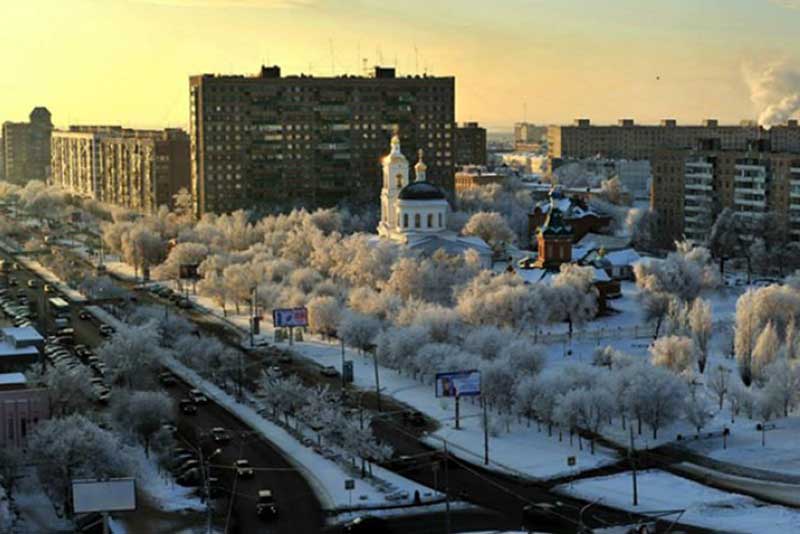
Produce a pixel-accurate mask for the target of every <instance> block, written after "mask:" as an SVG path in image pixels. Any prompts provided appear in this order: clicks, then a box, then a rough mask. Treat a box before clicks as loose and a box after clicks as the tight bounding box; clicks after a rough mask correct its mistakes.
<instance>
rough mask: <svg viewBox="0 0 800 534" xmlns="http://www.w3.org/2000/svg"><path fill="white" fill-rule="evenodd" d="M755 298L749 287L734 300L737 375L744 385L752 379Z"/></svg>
mask: <svg viewBox="0 0 800 534" xmlns="http://www.w3.org/2000/svg"><path fill="white" fill-rule="evenodd" d="M755 300H756V292H755V291H754V290H752V289H750V290H748V291H746V292H745V293H744V294H743V295H742V296H740V297H739V299H738V300H737V301H736V328H735V332H734V351H735V353H736V361H737V363H738V367H739V376H740V377H741V378H742V382H744V384H745V385H746V386H749V385H750V382H751V381H752V379H753V348H754V347H755V344H756V339H757V337H758V321H757V319H756V317H755V303H754V301H755Z"/></svg>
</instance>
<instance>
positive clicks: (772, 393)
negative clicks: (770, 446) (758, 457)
mask: <svg viewBox="0 0 800 534" xmlns="http://www.w3.org/2000/svg"><path fill="white" fill-rule="evenodd" d="M776 393H777V391H776V390H769V389H766V390H761V391H759V392H757V393H755V394H754V397H755V402H754V413H755V416H756V419H757V420H758V421H759V422H760V423H761V446H762V447H764V446H766V434H767V423H768V422H769V421H770V420H772V418H773V417H775V416H776V415H778V414H780V413H781V409H782V406H781V403H782V399H781V398H780V397H779V396H777V395H776Z"/></svg>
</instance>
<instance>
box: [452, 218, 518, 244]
mask: <svg viewBox="0 0 800 534" xmlns="http://www.w3.org/2000/svg"><path fill="white" fill-rule="evenodd" d="M462 233H463V234H464V235H472V236H476V237H480V238H481V239H483V240H484V241H486V243H488V244H489V246H490V247H492V249H494V250H500V249H501V248H502V247H503V245H504V244H510V243H512V242H513V241H514V232H512V231H511V228H509V226H508V223H507V222H506V220H505V219H504V218H503V216H502V215H500V214H499V213H497V212H485V211H482V212H478V213H475V214H474V215H472V216H471V217H470V218H469V220H468V221H467V224H465V225H464V228H463V230H462Z"/></svg>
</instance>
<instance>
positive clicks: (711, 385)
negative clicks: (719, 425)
mask: <svg viewBox="0 0 800 534" xmlns="http://www.w3.org/2000/svg"><path fill="white" fill-rule="evenodd" d="M729 374H730V370H729V369H727V368H725V367H723V366H721V365H718V366H717V367H716V368H715V369H714V370H713V371H712V372H710V373H709V375H708V377H707V386H708V389H709V390H711V392H712V393H713V394H714V396H716V397H717V400H718V401H719V409H720V410H722V405H723V403H724V402H725V395H727V394H728V390H729V389H730V387H731V385H730V380H731V379H730V377H729V376H728V375H729Z"/></svg>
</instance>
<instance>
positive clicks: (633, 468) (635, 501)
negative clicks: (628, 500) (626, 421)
mask: <svg viewBox="0 0 800 534" xmlns="http://www.w3.org/2000/svg"><path fill="white" fill-rule="evenodd" d="M628 426H629V428H630V434H631V444H630V446H629V447H628V460H630V463H631V474H632V475H633V478H632V482H633V505H634V506H639V487H638V485H637V484H636V460H635V458H634V450H633V424H630V425H628Z"/></svg>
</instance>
